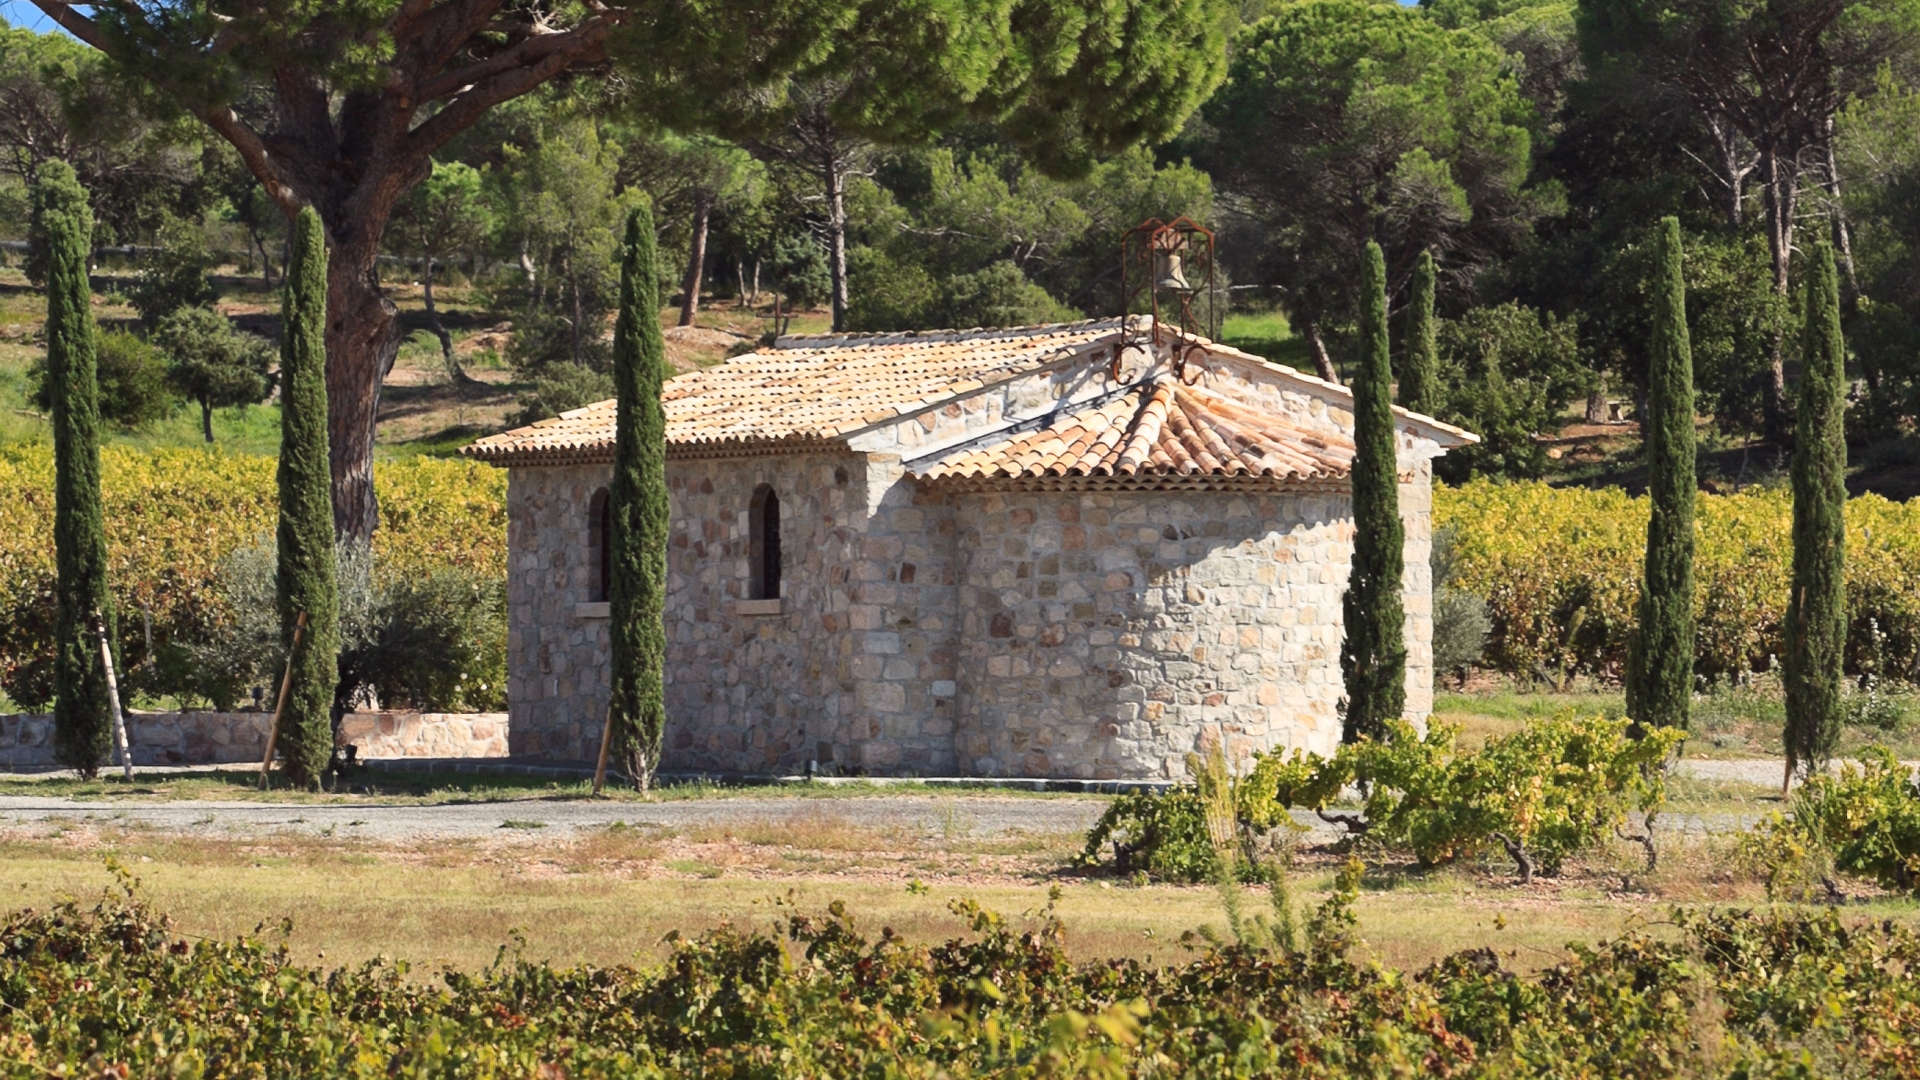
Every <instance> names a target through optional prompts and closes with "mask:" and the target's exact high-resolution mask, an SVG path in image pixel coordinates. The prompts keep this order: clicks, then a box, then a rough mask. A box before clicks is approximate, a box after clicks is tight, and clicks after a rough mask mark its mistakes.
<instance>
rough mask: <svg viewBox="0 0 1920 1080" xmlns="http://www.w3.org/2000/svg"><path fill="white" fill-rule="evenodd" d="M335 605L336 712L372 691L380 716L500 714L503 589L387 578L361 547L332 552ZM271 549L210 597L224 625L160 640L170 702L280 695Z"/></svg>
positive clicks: (226, 571) (446, 570)
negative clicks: (255, 691) (407, 711)
mask: <svg viewBox="0 0 1920 1080" xmlns="http://www.w3.org/2000/svg"><path fill="white" fill-rule="evenodd" d="M335 565H336V576H337V582H338V589H339V596H340V690H339V696H340V700H339V702H338V704H339V705H340V706H341V707H342V708H347V707H350V706H351V705H352V704H353V703H354V702H355V701H357V700H360V699H362V698H363V697H364V693H365V692H371V693H372V694H373V695H374V697H375V698H377V699H378V701H379V702H380V704H381V706H382V707H384V708H413V709H420V710H422V711H426V712H461V711H475V712H486V711H493V710H498V709H502V708H505V706H506V674H507V672H506V667H507V658H506V654H507V613H506V589H505V587H504V583H503V582H500V581H497V580H491V579H483V578H480V577H479V576H477V575H476V574H475V573H474V572H473V571H472V570H468V569H463V568H459V567H443V568H440V569H437V570H434V571H431V572H428V573H425V574H420V573H405V574H396V573H393V572H391V571H389V570H387V569H386V568H385V567H381V566H378V565H377V564H376V560H375V558H374V557H373V556H372V555H371V554H369V553H368V551H367V549H366V548H365V546H364V545H356V544H351V543H345V544H341V545H340V546H339V548H338V549H337V551H336V553H335ZM274 567H275V558H274V548H273V544H272V542H271V541H270V540H269V541H268V542H266V543H264V544H262V545H259V546H250V547H244V548H239V549H237V550H235V551H234V552H233V553H232V554H230V555H229V556H228V557H227V559H226V561H225V562H224V563H222V565H221V567H220V569H219V572H218V574H217V576H216V579H215V583H214V589H215V591H216V593H217V595H218V596H219V598H220V599H221V600H222V601H223V604H222V609H223V614H222V616H221V617H220V618H219V619H218V620H217V621H216V622H214V623H213V624H212V625H211V626H208V627H206V628H205V629H204V630H202V631H200V632H199V633H198V634H194V635H188V636H185V637H184V638H183V637H181V636H178V635H176V636H175V637H173V638H172V639H171V640H169V641H168V643H167V645H168V647H167V649H166V650H165V651H164V652H163V655H162V657H161V659H160V663H161V665H162V666H163V667H164V668H165V669H166V670H167V672H168V675H167V678H169V679H170V680H171V682H170V685H169V688H170V689H172V690H173V691H174V692H175V693H180V694H184V695H186V696H190V697H202V698H205V699H207V700H208V701H211V702H212V703H213V705H214V707H215V708H217V709H230V708H232V707H233V706H234V705H235V704H236V703H238V702H240V701H242V700H244V699H245V697H246V695H247V693H248V691H249V690H250V689H251V688H254V687H260V688H262V689H263V690H265V691H266V692H267V693H268V694H271V693H272V692H273V689H274V688H275V687H277V686H278V685H279V679H280V673H281V670H282V668H283V666H284V665H285V663H286V653H285V650H284V649H282V647H281V641H280V621H279V616H278V615H277V614H276V612H275V610H274Z"/></svg>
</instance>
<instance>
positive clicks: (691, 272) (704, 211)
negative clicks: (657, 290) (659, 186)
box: [680, 192, 713, 326]
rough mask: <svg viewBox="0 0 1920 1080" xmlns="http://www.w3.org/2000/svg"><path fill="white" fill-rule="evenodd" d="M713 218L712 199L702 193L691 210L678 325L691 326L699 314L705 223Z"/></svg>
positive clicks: (705, 236) (705, 263)
mask: <svg viewBox="0 0 1920 1080" xmlns="http://www.w3.org/2000/svg"><path fill="white" fill-rule="evenodd" d="M712 217H713V198H712V196H710V195H708V194H706V193H705V192H702V193H701V194H700V197H699V200H698V201H697V202H696V203H695V204H694V208H693V242H692V244H690V245H689V246H688V251H687V280H686V282H685V285H686V298H685V299H683V300H682V301H681V302H680V325H681V326H692V325H693V318H694V316H696V315H698V314H700V286H701V283H702V282H701V278H702V276H703V274H704V273H705V271H706V268H707V222H708V221H709V220H710V219H711V218H712Z"/></svg>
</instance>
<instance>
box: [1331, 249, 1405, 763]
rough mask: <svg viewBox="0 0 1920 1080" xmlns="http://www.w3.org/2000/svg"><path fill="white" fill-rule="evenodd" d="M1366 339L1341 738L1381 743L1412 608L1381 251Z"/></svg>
mask: <svg viewBox="0 0 1920 1080" xmlns="http://www.w3.org/2000/svg"><path fill="white" fill-rule="evenodd" d="M1365 269H1366V273H1365V276H1364V278H1363V279H1362V283H1361V288H1362V293H1361V299H1360V303H1361V309H1360V340H1361V345H1362V348H1363V349H1364V350H1365V351H1364V352H1363V353H1362V354H1361V357H1360V364H1359V371H1358V372H1356V373H1355V376H1354V380H1353V441H1354V445H1355V448H1356V451H1357V452H1356V453H1355V455H1354V459H1353V526H1354V537H1353V573H1352V576H1351V577H1349V578H1348V580H1347V594H1346V598H1345V602H1344V604H1343V610H1344V613H1345V622H1346V640H1345V641H1344V642H1342V644H1341V646H1340V672H1341V674H1342V675H1343V676H1345V679H1346V690H1347V698H1346V713H1345V720H1344V722H1343V730H1342V733H1341V736H1342V738H1344V739H1345V740H1346V741H1347V742H1353V741H1355V740H1358V739H1362V738H1375V739H1377V738H1382V737H1384V736H1385V735H1386V731H1387V725H1388V724H1389V723H1391V722H1393V721H1395V720H1398V719H1400V716H1401V714H1402V713H1403V712H1405V710H1406V704H1407V645H1406V633H1405V626H1404V623H1405V621H1406V609H1405V606H1404V604H1403V603H1402V601H1401V592H1400V590H1401V587H1402V586H1401V578H1402V576H1403V570H1404V560H1405V555H1404V554H1403V552H1402V551H1401V546H1402V544H1403V543H1404V536H1403V533H1402V529H1401V525H1400V467H1399V447H1398V442H1399V440H1398V439H1397V437H1396V436H1395V434H1394V428H1393V404H1392V400H1391V398H1390V396H1389V395H1390V393H1391V387H1392V383H1393V366H1392V361H1391V360H1390V359H1389V357H1388V353H1387V349H1388V345H1387V269H1386V260H1385V259H1384V258H1383V257H1382V256H1381V254H1380V245H1378V244H1368V245H1367V259H1366V268H1365Z"/></svg>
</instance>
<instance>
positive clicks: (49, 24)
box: [0, 0, 55, 31]
mask: <svg viewBox="0 0 1920 1080" xmlns="http://www.w3.org/2000/svg"><path fill="white" fill-rule="evenodd" d="M0 17H5V19H6V20H7V22H9V23H11V24H12V25H14V26H24V27H26V28H27V29H29V30H42V31H44V30H52V29H55V27H54V25H53V20H52V19H49V18H47V17H46V16H45V15H44V14H42V13H41V11H40V9H39V8H37V7H34V6H33V5H32V4H29V3H27V0H0Z"/></svg>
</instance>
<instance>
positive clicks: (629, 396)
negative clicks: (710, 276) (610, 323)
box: [607, 207, 668, 792]
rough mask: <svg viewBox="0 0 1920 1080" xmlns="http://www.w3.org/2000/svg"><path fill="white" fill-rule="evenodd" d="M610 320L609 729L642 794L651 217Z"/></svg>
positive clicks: (658, 471)
mask: <svg viewBox="0 0 1920 1080" xmlns="http://www.w3.org/2000/svg"><path fill="white" fill-rule="evenodd" d="M623 254H624V255H625V262H624V265H623V266H622V268H621V273H620V314H619V316H618V318H617V319H616V321H615V323H614V328H613V382H614V394H615V396H616V400H617V402H618V404H617V407H616V419H615V421H614V450H613V487H612V490H610V491H609V492H608V493H607V513H608V523H609V526H610V529H609V534H608V539H609V541H610V543H611V545H612V550H611V552H610V555H611V562H612V570H611V580H609V581H608V586H609V588H608V593H607V599H608V600H609V601H610V603H611V615H612V619H611V623H612V625H611V627H610V633H611V637H612V641H611V645H612V649H613V686H612V700H611V703H610V708H611V710H612V714H611V717H610V719H609V723H611V724H612V725H613V731H614V738H615V740H616V745H617V746H618V747H619V749H620V752H621V753H622V754H623V755H624V756H625V758H626V760H627V763H628V768H629V770H630V771H631V774H632V776H633V779H634V783H635V785H636V786H638V787H639V788H640V790H641V791H643V792H644V791H646V790H647V786H648V785H649V784H650V783H651V781H652V777H653V770H654V767H655V766H657V765H658V764H659V762H660V741H661V735H662V733H663V732H664V730H665V728H666V697H665V691H666V651H667V632H666V623H665V621H664V619H665V616H664V612H665V610H666V593H667V526H668V512H667V444H666V438H667V418H666V412H665V410H664V409H663V407H662V406H661V403H660V391H661V386H662V384H663V383H664V382H665V381H666V376H667V359H666V343H665V341H663V340H662V338H661V336H660V289H659V286H658V284H657V283H656V282H655V280H654V274H655V263H654V249H653V215H652V214H651V213H649V212H648V211H647V210H646V208H644V207H641V208H637V209H635V210H634V211H633V213H632V214H631V215H630V216H629V217H628V218H627V237H626V243H625V245H624V249H623Z"/></svg>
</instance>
